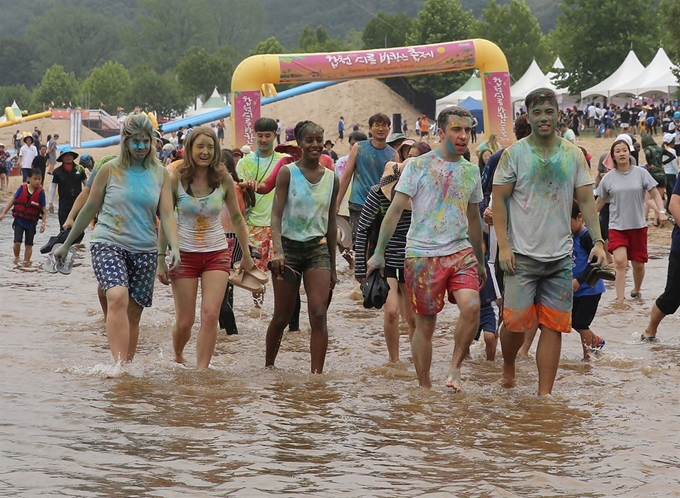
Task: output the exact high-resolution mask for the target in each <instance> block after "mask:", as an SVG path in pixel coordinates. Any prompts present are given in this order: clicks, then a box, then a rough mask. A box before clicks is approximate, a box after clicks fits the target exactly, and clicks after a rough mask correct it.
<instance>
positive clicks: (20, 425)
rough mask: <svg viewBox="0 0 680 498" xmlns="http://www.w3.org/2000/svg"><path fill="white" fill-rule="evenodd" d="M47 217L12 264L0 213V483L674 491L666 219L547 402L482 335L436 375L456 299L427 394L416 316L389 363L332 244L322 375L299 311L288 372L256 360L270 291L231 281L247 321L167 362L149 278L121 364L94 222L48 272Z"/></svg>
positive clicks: (528, 376) (678, 406)
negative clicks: (511, 374) (633, 295)
mask: <svg viewBox="0 0 680 498" xmlns="http://www.w3.org/2000/svg"><path fill="white" fill-rule="evenodd" d="M0 197H1V198H2V199H6V198H7V193H6V192H3V194H2V196H0ZM2 202H3V203H4V202H5V201H4V200H3V201H2ZM55 224H56V216H54V217H51V218H50V221H49V222H48V230H47V232H46V233H44V234H39V235H37V236H36V246H35V255H34V268H32V269H30V270H27V269H23V268H16V267H14V266H13V265H12V256H11V233H12V232H11V219H6V220H5V221H3V222H2V223H0V247H2V251H0V275H1V277H0V288H1V296H2V299H0V323H2V350H1V351H0V360H1V361H0V378H1V379H2V381H1V382H0V407H2V408H1V412H0V413H1V414H2V415H1V416H0V420H1V423H0V496H8V497H9V496H12V497H17V496H27V497H33V496H57V495H64V496H79V497H85V496H87V497H107V496H163V497H185V496H192V497H199V496H239V497H250V496H252V497H262V496H289V497H297V496H317V497H359V496H361V497H363V496H371V497H395V496H428V497H449V496H465V497H496V496H501V497H514V496H518V497H519V496H521V497H547V496H579V497H605V496H606V497H610V496H617V497H631V498H632V497H636V498H638V497H642V496H679V494H680V492H679V491H678V489H680V487H679V484H680V482H679V480H680V477H678V476H680V471H679V467H680V457H679V455H680V439H678V436H677V432H678V431H677V423H678V420H679V418H680V392H679V391H678V384H680V372H679V370H678V363H679V362H680V339H679V338H678V335H677V331H678V330H679V329H680V326H679V325H680V321H679V320H680V317H678V316H675V317H668V318H667V319H666V321H665V322H664V323H663V324H662V326H661V328H660V334H659V337H660V338H661V340H662V343H661V344H658V345H642V344H640V343H639V342H638V337H639V334H640V332H641V331H642V330H643V328H644V326H645V323H646V321H647V316H648V312H649V309H650V306H651V305H652V302H653V299H654V298H655V297H656V296H657V295H658V294H659V293H660V292H661V290H662V287H663V285H664V282H665V273H666V258H667V254H668V250H667V247H668V241H669V234H670V228H669V227H667V228H665V229H656V228H653V227H651V228H650V233H651V238H652V240H653V241H654V244H655V245H653V246H652V249H651V253H652V259H651V260H650V263H649V264H648V266H647V277H646V279H645V283H644V285H643V287H642V293H643V296H644V298H643V299H642V300H639V301H633V300H629V301H628V307H627V308H626V309H623V310H621V309H617V308H614V307H613V305H612V301H613V299H614V292H613V288H612V287H611V286H609V285H608V290H607V293H606V294H605V296H604V297H603V300H602V303H601V306H600V312H599V313H598V316H597V317H596V318H595V322H594V324H593V330H594V331H595V332H596V333H598V334H600V335H602V336H604V337H605V338H606V340H607V345H606V347H605V349H604V352H603V354H602V355H601V357H599V358H596V359H594V360H593V361H592V362H591V363H590V364H584V363H582V362H581V361H580V358H581V346H580V344H579V340H578V335H577V334H576V333H572V334H570V335H569V336H566V337H565V338H564V347H563V353H562V360H561V364H560V371H559V374H558V378H557V382H556V386H555V390H554V395H553V397H552V398H550V399H539V398H537V397H536V396H535V391H536V384H537V375H536V367H535V364H534V361H533V360H532V359H526V360H523V361H521V362H520V363H519V372H518V384H519V387H518V388H516V389H513V390H506V389H503V388H501V387H499V384H498V381H499V379H500V375H501V360H500V354H499V355H498V356H499V359H498V360H497V361H496V362H494V363H488V362H486V361H485V360H484V359H483V358H484V347H483V344H475V345H474V346H473V348H472V355H473V358H472V360H470V361H466V362H465V364H464V366H463V381H464V385H463V388H464V392H463V393H461V394H452V393H451V392H450V391H449V390H447V389H446V388H445V387H444V386H443V384H444V380H445V376H446V368H447V365H448V362H449V359H450V355H451V352H452V345H453V333H452V331H453V327H454V326H455V324H456V320H457V312H456V310H455V308H454V307H453V306H447V308H445V312H444V313H443V314H442V315H441V318H440V320H439V323H438V327H437V331H436V334H435V340H434V345H435V351H434V361H433V366H432V373H433V383H434V389H433V390H432V391H425V390H422V389H419V388H418V387H417V382H416V378H415V373H414V369H413V365H412V363H411V362H410V351H409V347H408V340H407V335H406V329H405V328H404V329H403V330H402V332H403V334H402V338H401V357H402V359H403V360H404V363H402V364H399V365H390V364H388V363H387V351H386V348H385V345H384V340H383V337H382V314H381V313H380V312H376V311H374V310H365V309H363V307H362V306H361V304H360V303H358V302H357V301H356V300H355V299H353V297H352V289H353V288H354V281H353V278H352V274H351V273H350V272H349V271H348V269H347V266H346V264H345V263H344V261H343V260H342V259H341V258H338V261H339V265H340V270H339V279H340V281H339V283H338V289H337V290H336V292H335V299H334V302H333V303H332V305H331V308H330V319H329V331H330V341H329V348H328V356H327V361H326V370H325V371H326V373H324V374H323V375H320V376H311V375H309V374H308V373H307V372H308V369H309V353H308V351H309V333H308V330H309V327H308V325H307V323H306V318H307V315H306V312H305V311H303V314H302V317H301V325H302V331H301V332H296V333H286V335H285V337H284V341H283V344H282V347H281V352H280V354H279V358H278V361H277V369H275V370H264V368H263V365H264V336H265V330H266V326H267V324H268V320H269V318H270V317H271V313H272V308H273V294H272V292H271V289H269V292H268V293H267V295H266V299H265V304H264V307H263V310H262V312H261V314H260V313H256V314H253V313H252V311H253V310H252V309H251V303H250V299H249V296H248V294H247V293H246V292H245V291H241V290H238V289H237V291H236V304H235V307H236V315H237V319H238V321H239V328H240V334H239V335H238V336H231V337H227V336H226V335H225V334H224V333H223V332H221V333H220V335H219V339H218V344H217V349H216V354H215V357H214V359H213V363H212V368H211V370H209V371H207V372H203V373H198V372H196V371H195V370H194V369H193V368H186V367H182V366H179V365H177V364H175V363H173V361H172V344H171V337H170V328H171V325H172V322H173V305H172V299H171V295H170V289H169V288H168V287H164V286H162V285H161V284H158V283H157V284H156V294H155V297H154V306H153V307H152V308H151V309H149V310H147V311H145V313H144V315H143V317H142V324H141V336H140V345H139V349H138V353H137V356H136V358H135V361H134V362H133V363H132V364H131V365H129V366H128V367H126V368H125V370H124V371H123V372H121V371H118V370H116V369H115V368H113V367H112V366H111V358H110V353H109V351H108V344H107V340H106V336H105V332H104V324H103V321H102V319H101V312H100V310H99V305H98V302H97V298H96V294H95V288H96V281H95V279H94V275H93V272H92V268H91V265H90V257H89V251H88V250H86V247H87V242H88V240H89V234H88V236H87V237H86V238H85V247H83V248H81V249H80V250H79V251H78V259H77V262H76V267H75V268H74V270H73V273H72V274H71V275H70V276H62V275H58V274H57V275H50V274H47V273H45V272H43V271H41V270H40V269H39V266H40V264H41V263H42V261H43V258H42V257H41V256H40V255H39V254H38V253H39V248H40V246H41V245H42V244H44V243H45V242H46V241H47V238H48V236H49V235H51V234H54V232H55V227H54V225H55ZM629 285H630V282H629ZM303 302H306V300H305V298H304V296H303ZM199 318H200V316H199V317H197V322H198V320H199ZM197 331H198V325H195V326H194V337H193V338H192V340H191V342H190V343H189V345H188V346H187V349H186V357H187V360H188V362H189V364H190V365H191V364H193V363H195V334H196V333H197Z"/></svg>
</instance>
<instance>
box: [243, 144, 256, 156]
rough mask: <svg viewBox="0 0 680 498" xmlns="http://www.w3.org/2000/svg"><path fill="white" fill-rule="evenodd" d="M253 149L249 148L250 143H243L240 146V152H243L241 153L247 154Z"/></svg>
mask: <svg viewBox="0 0 680 498" xmlns="http://www.w3.org/2000/svg"><path fill="white" fill-rule="evenodd" d="M252 151H253V150H252V149H251V148H250V145H244V146H243V147H241V152H243V155H248V154H250V153H251V152H252Z"/></svg>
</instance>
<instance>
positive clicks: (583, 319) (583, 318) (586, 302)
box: [571, 294, 602, 330]
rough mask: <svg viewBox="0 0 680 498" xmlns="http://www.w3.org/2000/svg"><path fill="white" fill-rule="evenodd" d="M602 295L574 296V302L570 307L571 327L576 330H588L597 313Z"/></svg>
mask: <svg viewBox="0 0 680 498" xmlns="http://www.w3.org/2000/svg"><path fill="white" fill-rule="evenodd" d="M601 297H602V294H594V295H592V296H579V297H576V296H574V301H573V304H572V307H571V327H572V328H573V329H576V330H585V329H588V328H590V324H591V323H593V319H594V318H595V313H597V306H598V304H600V298H601Z"/></svg>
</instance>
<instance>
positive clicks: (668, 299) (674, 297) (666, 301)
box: [656, 251, 680, 315]
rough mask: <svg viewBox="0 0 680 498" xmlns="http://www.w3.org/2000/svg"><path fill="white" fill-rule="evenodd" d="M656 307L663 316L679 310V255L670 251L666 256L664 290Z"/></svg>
mask: <svg viewBox="0 0 680 498" xmlns="http://www.w3.org/2000/svg"><path fill="white" fill-rule="evenodd" d="M656 307H657V308H659V311H661V313H663V314H664V315H672V314H674V313H675V312H676V311H678V308H680V253H679V252H673V251H671V253H670V255H669V256H668V274H667V276H666V289H665V290H664V291H663V294H661V295H660V296H659V297H658V298H657V300H656Z"/></svg>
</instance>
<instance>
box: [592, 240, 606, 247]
mask: <svg viewBox="0 0 680 498" xmlns="http://www.w3.org/2000/svg"><path fill="white" fill-rule="evenodd" d="M598 242H602V245H603V246H604V239H603V238H598V239H593V245H595V244H597V243H598Z"/></svg>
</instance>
